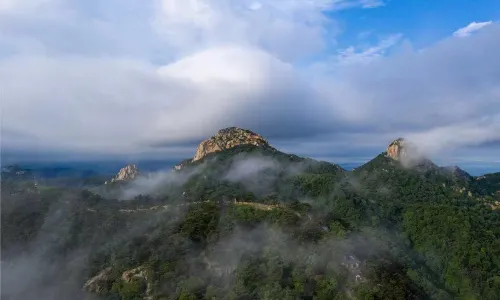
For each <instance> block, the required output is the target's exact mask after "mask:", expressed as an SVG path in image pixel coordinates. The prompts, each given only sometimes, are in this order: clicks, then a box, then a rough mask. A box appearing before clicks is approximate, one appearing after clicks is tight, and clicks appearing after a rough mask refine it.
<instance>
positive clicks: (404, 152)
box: [386, 138, 415, 161]
mask: <svg viewBox="0 0 500 300" xmlns="http://www.w3.org/2000/svg"><path fill="white" fill-rule="evenodd" d="M386 152H387V156H388V157H390V158H392V159H394V160H398V161H399V160H403V159H405V158H408V157H409V156H410V155H413V153H414V152H415V146H414V145H413V144H411V143H409V142H408V141H406V140H405V139H404V138H398V139H397V140H395V141H393V142H392V143H391V144H389V147H387V151H386Z"/></svg>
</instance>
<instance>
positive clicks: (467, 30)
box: [453, 21, 493, 37]
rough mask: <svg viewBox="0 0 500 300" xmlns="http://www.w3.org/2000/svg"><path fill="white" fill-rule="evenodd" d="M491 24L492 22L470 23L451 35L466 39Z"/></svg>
mask: <svg viewBox="0 0 500 300" xmlns="http://www.w3.org/2000/svg"><path fill="white" fill-rule="evenodd" d="M491 24H493V21H487V22H471V23H469V25H467V26H465V27H462V28H460V29H458V30H457V31H455V32H454V33H453V35H454V36H456V37H467V36H470V35H471V34H473V33H474V32H476V31H478V30H481V29H482V28H484V27H486V26H488V25H491Z"/></svg>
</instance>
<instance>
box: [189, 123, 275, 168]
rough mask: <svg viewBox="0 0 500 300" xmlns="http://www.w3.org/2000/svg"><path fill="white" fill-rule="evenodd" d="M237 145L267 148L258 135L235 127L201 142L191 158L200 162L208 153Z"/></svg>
mask: <svg viewBox="0 0 500 300" xmlns="http://www.w3.org/2000/svg"><path fill="white" fill-rule="evenodd" d="M239 145H254V146H269V144H268V142H267V141H266V140H265V139H264V138H263V137H262V136H260V135H258V134H256V133H254V132H252V131H250V130H247V129H241V128H237V127H229V128H225V129H222V130H219V131H218V132H217V133H216V134H215V135H214V136H213V137H211V138H209V139H208V140H205V141H203V142H201V144H200V145H199V146H198V149H197V150H196V154H195V155H194V157H193V161H197V160H200V159H202V158H204V157H205V156H207V155H208V154H210V153H214V152H219V151H224V150H227V149H231V148H233V147H236V146H239Z"/></svg>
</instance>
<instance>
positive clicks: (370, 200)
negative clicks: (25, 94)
mask: <svg viewBox="0 0 500 300" xmlns="http://www.w3.org/2000/svg"><path fill="white" fill-rule="evenodd" d="M229 132H231V130H230V131H229ZM236 132H239V131H238V130H236ZM226 133H227V132H226ZM226 137H227V138H229V139H231V136H230V135H229V136H226ZM238 141H239V143H240V144H237V145H236V144H232V146H231V147H228V148H224V149H222V148H221V150H216V151H211V152H210V151H205V152H203V155H202V156H203V157H200V158H199V159H196V160H194V161H193V160H192V159H189V160H186V161H184V162H182V163H181V165H182V166H181V167H179V168H175V169H174V170H171V171H169V172H159V173H158V174H149V175H148V176H138V177H135V178H130V179H131V180H125V181H120V182H119V184H117V185H115V184H113V185H107V186H106V189H117V190H118V191H120V192H123V193H122V194H119V193H118V194H117V195H134V196H133V197H127V198H126V199H130V200H126V201H123V200H116V199H115V196H114V195H113V197H110V198H107V197H106V193H102V195H97V194H95V193H93V192H90V191H88V190H81V189H62V188H54V187H52V188H50V189H41V190H39V191H38V192H36V193H33V192H29V191H27V190H22V192H21V193H18V194H14V195H11V194H9V195H6V194H4V190H3V189H2V219H1V222H2V244H1V247H2V267H3V268H4V269H3V270H6V271H5V272H3V274H2V277H3V281H4V282H16V283H17V284H16V285H4V283H2V296H5V297H10V299H33V298H36V299H44V300H45V299H53V298H54V295H57V297H58V298H63V299H64V298H75V297H76V298H79V299H85V298H86V297H88V298H89V299H96V298H97V299H492V300H493V299H498V295H500V280H498V274H499V266H500V261H499V258H500V253H499V251H500V244H499V241H500V229H499V228H500V215H499V214H498V212H497V211H495V210H492V209H491V208H490V206H487V205H484V203H483V202H481V201H480V199H479V198H478V197H479V196H481V195H480V194H479V193H477V192H476V190H475V189H474V188H473V184H472V183H471V180H472V182H475V181H474V180H475V179H474V178H473V179H471V180H469V179H467V178H466V177H464V176H462V175H463V174H462V175H460V172H458V173H457V172H455V171H456V170H455V171H453V170H449V169H444V168H440V167H438V166H436V165H435V164H433V163H432V162H431V161H429V160H427V159H425V158H422V157H418V158H419V159H417V160H411V161H412V164H406V163H405V162H404V160H405V159H401V158H402V157H401V156H397V159H395V157H394V155H389V154H388V153H393V154H396V153H399V154H398V155H400V154H401V153H406V154H408V153H409V152H407V151H406V152H405V151H401V150H402V149H398V150H397V151H392V152H386V153H382V154H380V155H379V156H377V157H376V158H374V159H373V160H372V161H370V162H368V163H367V164H365V165H363V166H361V167H360V168H358V169H356V170H355V171H353V172H347V171H345V170H344V169H342V168H341V167H339V166H337V165H335V164H331V163H328V162H320V161H316V160H312V159H307V158H302V157H298V156H296V155H290V154H286V153H283V152H280V151H279V150H277V149H275V148H273V147H272V146H270V145H269V144H268V143H267V142H266V143H261V144H259V143H257V144H255V143H253V142H252V140H251V139H250V142H249V143H246V142H245V140H243V141H242V140H238ZM397 145H398V147H401V144H397ZM392 146H394V145H392ZM390 147H391V146H389V148H390ZM403 147H405V145H403ZM202 148H203V147H202ZM203 149H205V150H206V149H207V148H206V147H205V148H203ZM406 154H405V155H406ZM457 174H458V175H460V176H457ZM495 178H496V177H495V176H492V177H489V176H488V177H487V180H485V181H484V182H483V181H481V180H482V179H480V180H479V182H480V183H481V184H482V185H483V187H484V189H485V190H489V189H490V188H492V187H491V186H490V184H492V185H493V186H494V184H495V182H496V181H495ZM476 181H478V180H476ZM2 184H3V182H2ZM464 189H465V190H464ZM467 191H472V192H471V194H472V195H469V194H468V192H467ZM117 198H118V199H125V198H123V197H117ZM26 265H29V266H30V267H29V268H25V267H24V266H26Z"/></svg>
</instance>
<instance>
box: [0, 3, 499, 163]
mask: <svg viewBox="0 0 500 300" xmlns="http://www.w3.org/2000/svg"><path fill="white" fill-rule="evenodd" d="M499 20H500V3H498V1H462V0H459V1H430V0H426V1H396V0H393V1H389V0H387V1H381V0H310V1H295V0H266V1H264V0H261V1H257V0H239V1H236V0H213V1H206V0H189V1H188V0H186V1H178V0H149V1H142V0H109V1H84V0H24V1H14V0H8V1H3V2H1V3H0V82H2V83H3V92H2V150H3V156H4V159H5V157H6V154H8V153H24V154H23V155H22V157H23V158H26V157H27V158H30V156H31V158H33V157H35V156H37V157H60V158H68V159H69V158H71V159H75V158H85V157H86V158H96V157H101V158H105V157H121V158H123V159H124V160H127V159H133V158H137V157H143V158H155V159H156V158H166V159H177V158H184V157H186V156H191V155H192V154H193V152H194V147H196V145H197V143H198V142H199V141H200V140H202V139H204V138H206V137H208V136H210V135H212V134H213V133H215V132H216V131H217V130H218V129H220V128H223V127H229V126H240V127H246V128H249V129H252V130H254V131H256V132H258V133H260V134H262V135H264V136H266V137H267V138H268V139H269V140H270V141H271V143H273V144H274V145H276V146H277V147H279V148H280V149H282V150H284V151H288V152H292V153H297V154H299V155H304V156H310V157H315V158H319V159H325V160H329V161H332V162H338V163H351V162H355V163H361V162H364V161H366V160H368V159H370V158H371V157H373V156H374V155H376V154H378V153H380V152H382V151H383V150H384V149H385V147H386V145H387V144H388V143H389V142H390V141H391V140H392V139H395V138H397V137H399V136H404V137H407V138H409V139H412V140H413V141H414V142H415V143H416V144H418V145H419V146H420V147H421V148H422V149H424V151H425V152H426V154H427V155H429V156H430V157H431V158H433V159H435V160H436V161H438V162H440V163H443V164H458V165H467V166H469V168H471V169H473V168H476V169H477V168H480V169H483V170H486V169H488V171H491V170H493V169H494V168H496V166H498V164H499V161H500V155H499V154H498V153H500V146H499V143H498V141H500V71H499V70H500V59H499V57H498V53H499V52H500V38H499V37H500V24H499ZM30 153H31V154H30ZM499 169H500V168H499Z"/></svg>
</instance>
